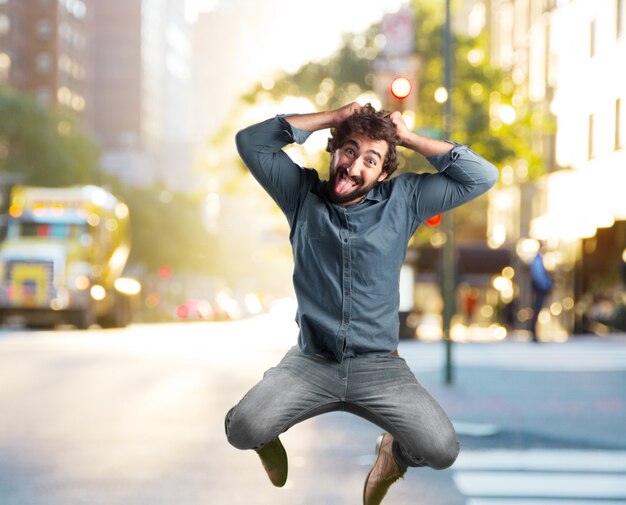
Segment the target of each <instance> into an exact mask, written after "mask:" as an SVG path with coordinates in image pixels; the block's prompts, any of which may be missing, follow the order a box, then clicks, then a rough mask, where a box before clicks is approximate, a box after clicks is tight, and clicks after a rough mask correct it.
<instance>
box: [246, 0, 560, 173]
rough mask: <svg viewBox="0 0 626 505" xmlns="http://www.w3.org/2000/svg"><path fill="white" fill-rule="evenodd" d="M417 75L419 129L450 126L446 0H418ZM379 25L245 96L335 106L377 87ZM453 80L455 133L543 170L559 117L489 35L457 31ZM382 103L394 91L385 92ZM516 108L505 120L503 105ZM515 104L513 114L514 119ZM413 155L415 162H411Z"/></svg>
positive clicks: (501, 160)
mask: <svg viewBox="0 0 626 505" xmlns="http://www.w3.org/2000/svg"><path fill="white" fill-rule="evenodd" d="M412 7H413V11H414V19H415V33H416V39H415V56H416V57H417V59H418V61H419V69H418V71H417V75H415V76H413V77H414V78H415V80H416V82H417V84H418V85H417V93H418V97H417V105H416V110H415V112H416V128H418V129H420V128H425V129H429V130H431V131H432V130H433V129H435V130H439V131H441V130H443V128H444V124H443V117H444V114H443V113H444V111H443V105H442V104H440V103H437V102H436V101H435V100H434V95H435V90H436V89H437V88H439V87H441V86H443V80H444V62H443V57H442V54H443V12H442V11H443V9H442V7H441V3H440V2H430V1H423V0H421V1H420V0H413V2H412ZM379 33H380V31H379V26H378V25H373V26H372V27H370V28H369V29H368V30H367V31H366V32H365V33H363V34H357V35H354V34H350V35H346V36H345V37H344V44H343V46H342V47H341V48H340V49H339V51H338V52H337V53H336V55H335V56H333V57H332V58H330V59H327V60H324V61H320V62H309V63H307V64H305V65H304V66H302V67H301V68H300V69H299V70H298V71H296V72H295V73H292V74H287V73H283V74H281V75H279V76H277V78H276V80H275V84H274V86H273V87H272V88H271V89H265V88H263V86H262V85H260V84H259V85H258V86H256V87H255V88H254V89H253V90H251V92H250V93H249V94H248V95H246V97H245V99H246V100H247V101H248V102H249V103H254V102H256V101H257V100H259V99H260V98H261V97H262V96H264V95H269V96H270V97H272V98H274V99H279V98H281V97H284V96H286V95H296V96H303V97H306V98H308V99H309V100H310V101H311V102H312V103H314V104H316V105H317V106H319V107H320V109H332V108H335V107H339V106H341V105H344V104H345V103H347V102H349V101H352V100H355V99H356V98H357V97H359V96H360V95H362V94H364V93H366V92H371V90H372V88H373V83H374V79H375V76H376V71H375V61H376V58H378V57H380V56H381V55H382V53H381V49H382V47H383V46H382V45H381V44H380V43H379V40H380V37H379ZM453 51H454V63H453V66H454V71H453V75H454V79H453V81H454V82H453V87H452V95H451V99H452V100H453V102H452V103H453V111H454V112H453V124H452V131H451V138H453V139H455V140H457V141H459V142H461V143H468V144H471V146H472V148H473V149H474V150H476V151H477V152H478V153H479V154H481V155H483V156H485V157H486V158H488V159H489V160H491V161H492V162H494V163H495V164H496V165H498V166H500V167H502V166H504V165H507V164H511V165H515V164H518V163H520V161H521V162H522V163H523V164H525V165H526V167H527V169H528V175H529V176H530V177H533V176H538V175H541V173H542V172H543V170H544V167H543V160H542V158H541V157H540V156H538V155H537V154H536V153H535V151H536V150H534V149H533V139H534V138H536V137H537V136H541V135H545V134H549V133H550V132H551V131H553V128H554V127H553V123H552V121H551V120H550V118H549V117H548V115H547V114H545V113H544V112H542V111H540V110H539V111H538V110H535V108H534V107H533V106H532V105H531V104H530V103H529V101H528V99H527V97H526V96H525V94H524V90H523V89H521V88H520V86H519V85H516V84H515V83H514V82H513V80H512V77H511V75H510V74H509V73H508V72H506V71H504V70H502V69H499V68H496V67H494V66H493V65H491V64H490V63H489V58H488V34H486V33H485V32H484V31H483V33H481V34H480V35H479V36H477V37H469V36H466V35H462V34H453ZM380 98H381V101H382V102H383V104H384V103H385V100H386V99H387V98H388V97H380ZM504 109H506V111H507V112H508V113H509V117H508V118H506V122H505V121H503V120H502V119H501V118H500V117H499V111H500V110H504ZM511 111H514V118H513V119H511V117H512V116H511V114H510V113H511ZM414 157H415V156H414V155H413V154H412V153H406V152H404V153H403V158H405V159H404V161H405V162H404V163H401V168H402V167H403V166H404V167H405V169H406V167H408V166H411V167H413V166H414ZM407 162H408V163H407Z"/></svg>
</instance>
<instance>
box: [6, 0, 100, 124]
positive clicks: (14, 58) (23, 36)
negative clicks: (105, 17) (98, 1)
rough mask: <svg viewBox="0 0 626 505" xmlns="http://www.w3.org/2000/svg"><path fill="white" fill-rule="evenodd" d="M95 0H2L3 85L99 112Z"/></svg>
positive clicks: (84, 112)
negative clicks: (94, 77)
mask: <svg viewBox="0 0 626 505" xmlns="http://www.w3.org/2000/svg"><path fill="white" fill-rule="evenodd" d="M90 4H91V2H87V1H86V0H1V1H0V84H8V85H10V86H13V87H15V88H17V89H20V90H22V91H26V92H29V93H31V94H33V95H34V96H36V97H37V98H38V100H39V101H40V102H41V103H42V104H44V105H56V104H60V105H63V106H66V107H68V108H70V109H71V110H73V111H74V112H75V113H76V114H77V115H78V117H79V118H80V119H81V120H82V122H83V123H84V124H87V123H89V120H90V117H91V115H92V113H93V109H92V102H91V94H90V88H89V61H90V48H91V45H90V39H89V23H90V21H91V19H90V18H91V9H90V8H89V7H90Z"/></svg>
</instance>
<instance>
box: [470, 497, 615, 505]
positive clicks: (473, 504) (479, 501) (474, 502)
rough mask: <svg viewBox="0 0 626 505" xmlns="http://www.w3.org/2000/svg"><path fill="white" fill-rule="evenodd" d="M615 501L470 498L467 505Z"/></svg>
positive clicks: (606, 504)
mask: <svg viewBox="0 0 626 505" xmlns="http://www.w3.org/2000/svg"><path fill="white" fill-rule="evenodd" d="M614 503H621V502H614V501H612V500H611V501H607V500H576V501H572V500H570V499H566V500H554V499H550V501H549V502H548V503H546V499H545V498H537V499H533V498H530V499H528V498H522V499H518V498H512V499H509V498H470V499H469V500H468V501H467V503H466V505H611V504H614Z"/></svg>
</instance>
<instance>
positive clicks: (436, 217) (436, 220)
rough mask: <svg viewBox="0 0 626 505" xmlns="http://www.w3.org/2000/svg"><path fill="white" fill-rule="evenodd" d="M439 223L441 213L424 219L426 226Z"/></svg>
mask: <svg viewBox="0 0 626 505" xmlns="http://www.w3.org/2000/svg"><path fill="white" fill-rule="evenodd" d="M439 223H441V214H436V215H434V216H433V217H429V218H428V219H427V220H426V224H428V226H439Z"/></svg>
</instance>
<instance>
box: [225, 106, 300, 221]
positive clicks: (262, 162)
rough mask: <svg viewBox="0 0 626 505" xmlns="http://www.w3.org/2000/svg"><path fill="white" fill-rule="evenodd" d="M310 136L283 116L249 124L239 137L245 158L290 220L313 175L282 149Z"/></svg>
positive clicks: (240, 132) (240, 153)
mask: <svg viewBox="0 0 626 505" xmlns="http://www.w3.org/2000/svg"><path fill="white" fill-rule="evenodd" d="M309 135H310V132H307V131H304V130H300V129H299V128H294V127H292V126H291V125H290V124H289V123H288V122H287V121H286V120H285V116H284V115H279V116H276V117H274V118H271V119H268V120H266V121H263V122H261V123H258V124H255V125H252V126H249V127H248V128H245V129H243V130H241V131H239V132H238V133H237V135H236V137H235V142H236V144H237V150H238V152H239V155H240V156H241V159H242V160H243V162H244V163H245V164H246V166H247V167H248V169H249V170H250V172H251V173H252V175H253V176H254V178H255V179H256V180H257V181H258V182H259V183H260V184H261V186H262V187H263V189H265V191H266V192H267V193H268V194H269V195H270V196H271V197H272V199H273V200H274V201H275V202H276V203H277V204H278V206H279V207H280V208H281V210H282V211H283V212H284V213H285V215H286V216H287V218H288V219H289V220H291V217H292V216H293V213H294V212H295V210H296V209H297V207H298V204H299V201H300V196H301V195H302V194H303V191H306V190H308V187H309V186H310V182H309V181H310V180H311V177H310V174H307V172H308V171H305V170H303V169H302V168H301V167H300V166H299V165H297V164H296V163H294V162H293V161H292V160H291V158H289V156H287V154H285V152H283V150H282V148H283V147H284V146H286V145H287V144H291V143H293V142H297V143H300V144H301V143H304V141H305V140H306V139H307V138H308V136H309Z"/></svg>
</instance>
